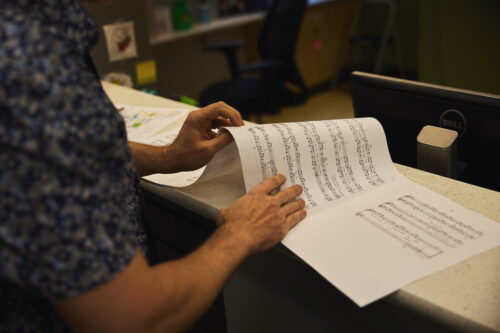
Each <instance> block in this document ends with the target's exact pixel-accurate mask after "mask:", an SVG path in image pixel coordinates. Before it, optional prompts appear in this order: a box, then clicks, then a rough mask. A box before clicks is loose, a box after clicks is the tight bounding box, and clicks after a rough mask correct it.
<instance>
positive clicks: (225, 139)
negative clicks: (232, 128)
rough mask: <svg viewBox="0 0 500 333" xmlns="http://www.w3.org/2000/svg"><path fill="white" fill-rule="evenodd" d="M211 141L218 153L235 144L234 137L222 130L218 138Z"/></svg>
mask: <svg viewBox="0 0 500 333" xmlns="http://www.w3.org/2000/svg"><path fill="white" fill-rule="evenodd" d="M211 141H212V144H213V146H214V148H215V149H216V150H217V151H218V150H220V149H222V148H224V147H225V146H227V145H228V144H230V143H231V142H233V137H232V136H231V134H230V133H229V132H228V131H225V130H220V131H219V133H217V136H216V137H215V138H213V139H212V140H211Z"/></svg>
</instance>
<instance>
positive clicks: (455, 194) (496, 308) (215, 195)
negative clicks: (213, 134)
mask: <svg viewBox="0 0 500 333" xmlns="http://www.w3.org/2000/svg"><path fill="white" fill-rule="evenodd" d="M103 86H104V89H105V90H106V92H107V94H108V96H109V97H110V98H111V100H112V101H113V102H115V103H117V104H118V103H120V104H129V105H142V106H151V107H175V108H185V109H187V110H190V109H192V107H190V106H188V105H185V104H181V103H178V102H174V101H170V100H167V99H164V98H161V97H157V96H153V95H148V94H145V93H141V92H139V91H136V90H131V89H128V88H123V87H121V86H117V85H113V84H110V83H106V82H103ZM396 167H397V169H398V170H399V171H400V172H401V173H402V174H403V175H405V176H406V177H408V178H409V179H411V180H412V181H414V182H416V183H419V184H421V185H424V186H426V187H427V188H429V189H431V190H434V191H435V192H438V193H440V194H442V195H444V196H446V197H448V198H449V199H451V200H453V201H455V202H457V203H459V204H461V205H463V206H465V207H467V208H469V209H471V210H474V211H476V212H478V213H480V214H483V215H485V216H487V217H489V218H490V219H493V220H495V221H497V222H499V223H500V192H496V191H491V190H487V189H484V188H480V187H477V186H474V185H470V184H465V183H462V182H458V181H455V180H452V179H448V178H445V177H441V176H437V175H434V174H430V173H427V172H423V171H420V170H416V169H413V168H409V167H405V166H402V165H396ZM141 186H142V187H143V188H145V189H147V190H149V191H151V192H153V193H156V194H158V195H160V196H162V197H164V198H165V199H168V200H171V201H173V202H176V203H177V204H179V205H181V206H183V207H185V208H187V209H189V210H192V211H195V212H197V213H198V214H200V215H202V216H205V217H207V218H208V219H210V220H215V216H216V214H217V211H218V209H219V208H221V207H226V206H228V205H230V204H231V203H232V202H233V201H234V200H236V199H237V198H238V197H240V196H241V195H243V194H244V193H245V189H244V185H243V176H242V174H241V173H235V174H232V175H227V177H226V178H224V179H218V180H217V181H215V182H205V183H197V184H195V185H194V186H191V187H190V188H189V189H175V188H170V187H166V186H158V185H155V184H152V183H149V182H147V181H143V182H142V184H141ZM386 300H387V301H389V302H393V303H396V304H399V305H401V306H403V307H405V308H409V309H411V311H415V312H418V313H420V314H422V315H424V316H428V317H431V318H433V319H434V320H438V321H440V322H442V323H444V324H446V325H448V326H450V327H452V328H457V329H459V330H461V331H463V330H465V331H470V332H500V247H497V248H495V249H492V250H490V251H487V252H484V253H482V254H479V255H476V256H473V257H471V258H469V259H467V260H465V261H463V262H461V263H459V264H456V265H454V266H452V267H449V268H447V269H445V270H442V271H440V272H438V273H435V274H432V275H430V276H428V277H425V278H423V279H420V280H418V281H415V282H413V283H411V284H409V285H407V286H405V287H404V288H401V289H400V290H398V291H397V292H395V293H393V294H391V295H389V296H387V297H386Z"/></svg>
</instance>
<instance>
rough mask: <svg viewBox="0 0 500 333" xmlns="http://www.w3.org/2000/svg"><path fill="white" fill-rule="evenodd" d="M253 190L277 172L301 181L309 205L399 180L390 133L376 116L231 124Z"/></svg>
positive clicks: (304, 197) (322, 203) (246, 175)
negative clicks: (390, 149)
mask: <svg viewBox="0 0 500 333" xmlns="http://www.w3.org/2000/svg"><path fill="white" fill-rule="evenodd" d="M227 130H228V131H229V132H231V134H232V135H233V137H234V139H235V141H236V144H237V146H238V150H239V154H240V158H241V164H242V168H243V174H244V178H245V187H246V190H247V191H249V190H250V189H251V188H253V187H254V186H256V185H258V184H260V183H261V182H262V181H263V180H265V179H267V178H268V177H270V176H272V175H275V174H277V173H283V174H284V175H285V176H286V177H287V182H286V183H285V184H284V186H285V187H288V186H290V185H291V184H300V185H302V187H303V188H304V192H303V194H302V198H303V199H304V200H305V201H306V207H307V208H308V209H311V208H318V207H321V206H323V205H324V204H325V203H328V202H335V201H338V200H342V199H346V198H349V197H351V196H353V195H355V194H357V193H360V192H363V191H366V190H368V189H370V188H374V187H376V186H379V185H381V184H384V183H386V182H388V181H391V180H393V179H394V176H395V174H396V169H395V167H394V165H393V163H392V161H391V158H390V155H389V151H388V149H387V144H386V141H385V135H384V132H383V130H382V127H381V125H380V123H379V122H378V121H376V120H375V119H373V118H357V119H342V120H324V121H312V122H302V123H281V124H269V125H259V126H252V127H229V128H227Z"/></svg>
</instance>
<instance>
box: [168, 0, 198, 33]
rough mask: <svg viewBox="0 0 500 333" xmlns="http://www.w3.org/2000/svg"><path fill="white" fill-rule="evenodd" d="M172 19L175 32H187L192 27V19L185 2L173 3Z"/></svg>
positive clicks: (181, 0)
mask: <svg viewBox="0 0 500 333" xmlns="http://www.w3.org/2000/svg"><path fill="white" fill-rule="evenodd" d="M172 17H173V21H174V29H175V30H179V31H181V30H188V29H191V27H192V26H193V18H192V16H191V11H190V10H189V7H188V5H187V3H186V1H183V0H177V1H176V2H175V3H174V7H173V10H172Z"/></svg>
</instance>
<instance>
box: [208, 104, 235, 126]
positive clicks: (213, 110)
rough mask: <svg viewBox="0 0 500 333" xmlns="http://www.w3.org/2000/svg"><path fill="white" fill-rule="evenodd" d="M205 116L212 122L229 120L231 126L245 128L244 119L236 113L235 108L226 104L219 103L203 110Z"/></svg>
mask: <svg viewBox="0 0 500 333" xmlns="http://www.w3.org/2000/svg"><path fill="white" fill-rule="evenodd" d="M203 114H204V116H206V117H208V118H209V119H210V120H216V119H219V117H220V118H223V119H226V120H229V122H230V124H231V125H233V126H243V125H244V122H243V118H241V114H240V113H239V112H238V111H236V109H234V108H233V107H231V106H229V105H227V104H226V103H224V102H217V103H214V104H210V105H208V106H206V107H205V108H203Z"/></svg>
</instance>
